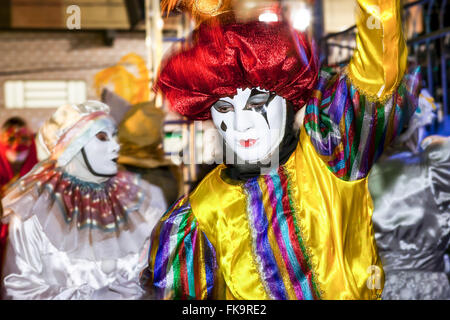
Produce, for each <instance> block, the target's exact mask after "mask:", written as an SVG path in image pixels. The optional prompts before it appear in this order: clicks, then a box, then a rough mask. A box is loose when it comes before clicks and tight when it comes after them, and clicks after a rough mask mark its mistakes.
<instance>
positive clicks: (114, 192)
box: [2, 101, 166, 299]
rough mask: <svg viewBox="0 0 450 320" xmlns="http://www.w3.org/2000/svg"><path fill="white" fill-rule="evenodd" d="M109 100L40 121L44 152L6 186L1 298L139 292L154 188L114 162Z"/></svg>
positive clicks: (156, 203) (161, 205) (158, 200)
mask: <svg viewBox="0 0 450 320" xmlns="http://www.w3.org/2000/svg"><path fill="white" fill-rule="evenodd" d="M116 134H117V129H116V124H115V122H114V120H113V119H112V118H111V117H110V116H109V107H108V106H107V105H105V104H103V103H101V102H97V101H88V102H86V103H84V104H81V105H77V106H63V107H60V108H59V109H58V110H57V111H56V112H55V114H54V115H53V116H52V117H51V118H50V119H49V120H48V121H46V123H45V124H44V125H43V126H42V127H41V129H40V131H39V135H38V138H39V141H40V144H41V147H42V148H43V149H46V150H45V151H46V152H47V153H48V154H49V157H48V159H47V160H44V161H41V162H40V163H39V164H38V165H36V166H35V168H34V169H33V170H32V171H31V172H30V173H29V174H28V175H26V176H25V177H23V178H22V179H21V180H19V181H18V182H17V183H16V184H15V185H13V186H12V187H11V188H10V189H9V190H8V191H7V193H6V196H5V198H4V199H3V200H2V205H3V209H4V216H3V221H6V222H9V223H10V227H9V234H10V238H9V243H8V245H7V250H6V261H5V266H4V273H3V275H2V287H3V288H2V298H4V299H139V298H142V294H143V291H142V289H141V288H140V287H139V285H138V276H139V272H140V271H141V269H142V268H143V266H145V264H146V254H147V250H148V246H149V237H150V234H151V231H152V228H153V226H154V224H155V223H156V222H157V221H158V219H159V218H160V216H161V215H162V213H164V211H165V209H166V203H165V201H164V198H163V195H162V192H161V190H160V189H159V188H158V187H156V186H153V185H150V184H148V183H146V182H145V181H141V180H140V179H139V176H137V175H134V174H131V173H127V172H121V171H118V169H117V164H116V161H117V157H118V152H119V144H118V143H117V140H116Z"/></svg>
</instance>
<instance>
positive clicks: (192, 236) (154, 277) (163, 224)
mask: <svg viewBox="0 0 450 320" xmlns="http://www.w3.org/2000/svg"><path fill="white" fill-rule="evenodd" d="M216 269H217V262H216V253H215V250H214V247H213V246H212V245H211V243H210V242H209V240H208V239H207V238H206V236H205V234H204V233H203V232H202V231H200V230H199V229H198V222H197V219H196V218H195V216H194V215H193V214H192V209H191V206H190V204H189V201H188V197H182V198H180V199H179V200H178V201H177V202H176V203H175V204H174V205H173V206H172V207H171V208H170V209H169V210H168V211H167V213H166V214H165V215H164V216H163V217H162V219H161V221H160V222H159V223H158V225H157V226H156V227H155V229H154V230H153V233H152V242H151V246H150V252H149V265H148V267H147V268H146V269H144V271H143V272H142V274H141V284H142V285H143V286H144V287H148V288H149V291H154V294H155V298H156V299H209V298H211V297H212V294H213V286H214V279H215V272H216Z"/></svg>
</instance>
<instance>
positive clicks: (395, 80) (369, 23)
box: [347, 0, 408, 101]
mask: <svg viewBox="0 0 450 320" xmlns="http://www.w3.org/2000/svg"><path fill="white" fill-rule="evenodd" d="M401 9H402V7H401V1H400V0H358V12H357V19H356V26H357V29H358V33H357V36H356V50H355V52H354V54H353V57H352V59H351V61H350V63H349V65H348V67H347V75H348V77H349V78H350V81H351V82H352V83H353V85H355V86H356V87H357V88H358V90H359V91H360V92H361V93H362V94H364V95H365V96H366V97H367V98H369V99H370V100H372V101H384V100H385V99H386V98H388V97H389V96H390V95H391V94H392V93H393V92H394V90H395V89H396V88H397V86H398V85H399V84H400V81H401V79H402V77H403V74H404V72H405V70H406V63H407V55H408V52H407V48H406V41H405V38H404V35H403V31H402V19H401V11H402V10H401Z"/></svg>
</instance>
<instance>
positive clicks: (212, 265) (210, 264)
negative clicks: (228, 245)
mask: <svg viewBox="0 0 450 320" xmlns="http://www.w3.org/2000/svg"><path fill="white" fill-rule="evenodd" d="M205 244H206V245H205V247H204V252H205V255H204V259H205V277H206V291H207V297H208V298H211V297H212V294H213V287H214V278H215V271H214V270H215V269H216V267H217V261H216V251H215V250H214V247H213V245H212V244H211V242H209V240H208V239H207V238H206V236H205Z"/></svg>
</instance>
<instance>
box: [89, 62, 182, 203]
mask: <svg viewBox="0 0 450 320" xmlns="http://www.w3.org/2000/svg"><path fill="white" fill-rule="evenodd" d="M136 70H137V71H136ZM133 71H134V72H133ZM148 75H149V72H148V69H147V67H146V65H145V60H144V59H143V58H142V57H140V56H139V55H137V54H134V53H130V54H127V55H125V56H124V57H122V58H121V59H120V60H119V62H118V63H117V64H116V65H114V66H111V67H109V68H106V69H104V70H102V71H100V72H98V73H97V74H96V75H95V81H94V83H95V88H96V90H97V93H98V95H99V96H101V97H102V101H103V102H104V103H106V104H107V105H109V106H110V108H111V116H112V117H113V118H114V119H115V120H116V121H117V123H118V124H119V125H118V138H119V143H120V145H121V149H120V152H119V159H118V163H119V164H121V165H122V167H123V168H124V169H125V170H127V171H130V172H133V173H137V174H139V175H140V176H141V177H142V179H144V180H146V181H147V182H149V183H151V184H153V185H156V186H158V187H159V188H161V190H162V192H163V194H164V198H165V200H166V203H167V204H168V205H169V206H170V205H171V204H172V203H174V202H175V201H176V200H177V199H178V197H179V196H180V195H181V192H182V189H181V188H182V173H181V171H180V169H179V168H178V166H176V165H175V164H174V163H173V162H172V161H171V160H170V159H168V158H166V157H165V154H164V149H163V134H164V132H163V128H164V120H165V118H166V112H165V111H164V110H163V109H162V108H158V107H156V105H155V97H154V94H153V93H152V92H151V91H150V90H149V85H150V80H149V76H148Z"/></svg>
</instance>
